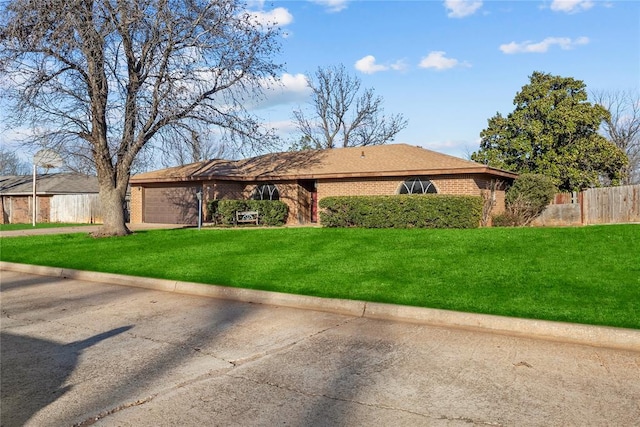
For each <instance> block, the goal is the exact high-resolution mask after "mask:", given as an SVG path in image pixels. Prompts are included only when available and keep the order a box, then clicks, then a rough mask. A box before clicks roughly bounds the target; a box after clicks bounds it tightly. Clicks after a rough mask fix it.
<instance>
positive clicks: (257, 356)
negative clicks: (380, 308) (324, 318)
mask: <svg viewBox="0 0 640 427" xmlns="http://www.w3.org/2000/svg"><path fill="white" fill-rule="evenodd" d="M356 319H359V317H352V318H348V319H345V320H343V321H342V322H339V323H338V324H335V325H333V326H328V327H326V328H324V329H321V330H319V331H316V332H314V333H311V334H308V335H306V336H304V337H302V338H300V339H298V340H295V341H292V342H290V343H288V344H285V345H282V346H280V347H275V348H271V349H269V350H265V351H262V352H259V353H255V354H252V355H250V356H247V357H243V358H240V359H233V360H226V359H222V360H224V361H225V362H229V363H231V364H232V365H233V366H234V367H238V366H241V365H244V364H246V363H250V362H255V361H256V360H260V359H262V358H263V357H266V356H270V355H273V354H277V353H281V352H283V351H285V350H288V349H290V348H292V347H295V346H296V345H298V344H301V343H303V342H305V341H308V340H310V339H312V338H314V337H317V336H319V335H322V334H324V333H326V332H328V331H331V330H334V329H337V328H340V327H341V326H344V325H346V324H348V323H350V322H353V321H354V320H356Z"/></svg>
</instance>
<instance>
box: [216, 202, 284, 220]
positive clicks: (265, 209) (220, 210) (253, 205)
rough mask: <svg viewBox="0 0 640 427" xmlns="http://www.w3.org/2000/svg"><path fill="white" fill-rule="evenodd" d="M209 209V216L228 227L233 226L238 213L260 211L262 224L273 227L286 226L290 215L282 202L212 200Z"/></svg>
mask: <svg viewBox="0 0 640 427" xmlns="http://www.w3.org/2000/svg"><path fill="white" fill-rule="evenodd" d="M207 208H208V212H207V213H208V214H209V215H211V216H212V217H214V216H215V217H216V218H217V221H218V222H219V223H221V224H227V225H231V224H233V222H234V219H235V215H236V211H258V212H260V224H261V225H272V226H277V225H284V224H285V223H286V222H287V215H288V213H289V208H288V207H287V205H286V203H284V202H281V201H280V200H210V201H209V202H208V203H207Z"/></svg>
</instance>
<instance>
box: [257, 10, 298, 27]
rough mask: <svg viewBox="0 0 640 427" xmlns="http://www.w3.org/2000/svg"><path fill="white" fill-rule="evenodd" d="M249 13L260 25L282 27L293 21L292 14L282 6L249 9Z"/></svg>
mask: <svg viewBox="0 0 640 427" xmlns="http://www.w3.org/2000/svg"><path fill="white" fill-rule="evenodd" d="M249 14H250V15H251V16H252V17H253V18H254V19H255V20H256V22H257V23H259V24H260V25H275V26H276V27H284V26H286V25H289V24H291V23H292V22H293V15H292V14H291V13H289V11H288V10H287V9H285V8H284V7H276V8H275V9H273V10H270V11H263V10H257V11H251V12H249Z"/></svg>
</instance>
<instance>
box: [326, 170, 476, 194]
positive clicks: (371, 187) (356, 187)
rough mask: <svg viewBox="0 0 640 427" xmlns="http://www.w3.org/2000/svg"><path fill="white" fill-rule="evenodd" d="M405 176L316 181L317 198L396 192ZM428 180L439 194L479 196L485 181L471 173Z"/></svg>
mask: <svg viewBox="0 0 640 427" xmlns="http://www.w3.org/2000/svg"><path fill="white" fill-rule="evenodd" d="M406 179H407V178H405V177H400V178H369V179H341V180H331V181H319V182H318V198H319V199H322V198H325V197H331V196H384V195H393V194H398V190H399V189H400V186H401V185H402V183H403V182H404V181H405V180H406ZM429 180H430V181H431V182H432V183H433V185H434V186H435V187H436V189H437V191H438V193H439V194H456V195H466V196H479V195H480V189H481V188H482V187H480V186H479V184H480V185H484V184H485V182H484V181H482V180H480V181H478V179H474V177H473V176H472V175H453V176H445V177H433V178H429Z"/></svg>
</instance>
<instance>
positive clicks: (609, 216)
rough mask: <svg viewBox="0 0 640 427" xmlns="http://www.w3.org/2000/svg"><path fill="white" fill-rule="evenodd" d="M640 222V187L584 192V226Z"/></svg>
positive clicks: (631, 186)
mask: <svg viewBox="0 0 640 427" xmlns="http://www.w3.org/2000/svg"><path fill="white" fill-rule="evenodd" d="M624 222H640V185H624V186H620V187H606V188H590V189H588V190H586V191H583V192H582V223H583V224H614V223H624Z"/></svg>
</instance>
